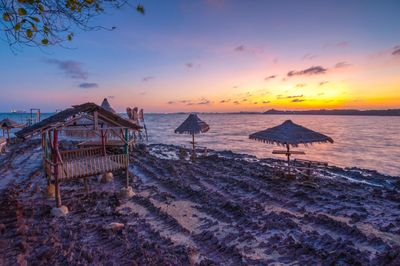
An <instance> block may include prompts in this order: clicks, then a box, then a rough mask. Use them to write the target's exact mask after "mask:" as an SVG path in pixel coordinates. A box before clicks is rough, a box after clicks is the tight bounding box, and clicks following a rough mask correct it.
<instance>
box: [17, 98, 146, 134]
mask: <svg viewBox="0 0 400 266" xmlns="http://www.w3.org/2000/svg"><path fill="white" fill-rule="evenodd" d="M95 111H97V112H98V113H99V114H101V115H102V116H103V117H106V118H107V119H108V121H109V122H111V123H113V124H114V125H118V126H122V127H127V128H131V129H135V130H139V129H141V127H140V126H138V125H136V124H135V123H132V122H131V121H129V120H127V119H125V118H122V117H120V116H119V115H117V114H114V113H112V112H110V111H107V110H106V109H104V108H102V107H100V106H98V105H97V104H95V103H84V104H81V105H74V106H72V107H71V108H68V109H65V110H64V111H61V112H58V113H56V114H54V115H52V116H50V117H48V118H46V119H44V120H42V121H40V122H39V123H36V124H34V125H32V126H30V127H26V128H24V129H22V130H20V131H18V132H17V133H16V136H17V137H19V138H25V137H27V136H29V135H32V134H37V133H39V132H40V131H41V130H43V129H47V128H51V127H62V126H63V125H64V124H65V123H66V122H68V120H70V119H71V118H72V117H74V116H79V115H81V114H84V113H93V112H95Z"/></svg>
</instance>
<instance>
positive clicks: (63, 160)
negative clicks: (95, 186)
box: [16, 103, 141, 207]
mask: <svg viewBox="0 0 400 266" xmlns="http://www.w3.org/2000/svg"><path fill="white" fill-rule="evenodd" d="M82 120H84V122H82ZM88 120H91V121H92V122H91V123H89V122H88ZM140 129H141V128H140V127H139V126H137V125H136V124H133V123H131V122H130V121H128V120H126V119H123V118H121V117H119V116H118V115H117V114H114V113H113V112H110V111H107V110H105V109H104V108H102V107H100V106H98V105H96V104H93V103H86V104H82V105H78V106H74V107H73V108H70V109H67V110H64V111H62V112H59V113H57V114H55V115H53V116H51V117H49V118H46V119H44V120H43V121H41V122H39V123H36V124H34V125H32V126H30V127H28V128H25V129H23V130H21V131H19V132H17V133H16V135H17V136H18V137H20V138H27V137H31V136H33V135H35V134H38V133H40V134H41V137H42V148H43V168H44V170H45V174H46V177H47V180H48V183H49V184H50V183H54V186H55V201H56V207H60V206H61V205H62V201H61V193H60V183H62V182H66V181H69V180H73V179H83V181H84V184H85V190H86V191H88V180H87V178H88V177H90V176H94V175H99V174H103V173H108V172H113V171H116V170H124V171H125V172H126V182H125V184H126V186H128V185H129V144H130V143H132V140H131V139H130V136H131V135H132V134H130V131H138V130H140ZM86 131H88V132H92V133H91V134H87V133H84V132H86ZM62 132H64V133H65V132H80V133H78V135H81V136H95V137H97V138H100V139H99V140H94V142H96V143H100V145H93V146H90V145H86V146H85V147H84V148H82V147H81V146H79V145H78V146H77V148H76V149H70V150H60V147H59V134H60V133H62ZM107 132H113V135H115V136H117V137H118V138H119V139H120V141H121V142H122V143H123V146H120V147H121V148H122V149H120V150H119V152H118V149H112V150H107V144H108V143H107V142H108V137H107V136H108V133H107ZM66 135H68V136H72V135H75V134H73V133H72V134H66ZM88 143H89V142H88ZM116 150H117V151H116Z"/></svg>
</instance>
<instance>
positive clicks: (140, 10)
mask: <svg viewBox="0 0 400 266" xmlns="http://www.w3.org/2000/svg"><path fill="white" fill-rule="evenodd" d="M136 11H137V12H139V13H140V14H142V15H144V7H143V6H142V5H140V4H139V5H137V6H136Z"/></svg>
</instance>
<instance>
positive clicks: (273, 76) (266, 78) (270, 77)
mask: <svg viewBox="0 0 400 266" xmlns="http://www.w3.org/2000/svg"><path fill="white" fill-rule="evenodd" d="M274 78H276V75H271V76H268V77H265V78H264V80H270V79H274Z"/></svg>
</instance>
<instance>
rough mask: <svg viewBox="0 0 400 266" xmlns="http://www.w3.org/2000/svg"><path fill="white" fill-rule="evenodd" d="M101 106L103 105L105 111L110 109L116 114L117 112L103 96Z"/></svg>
mask: <svg viewBox="0 0 400 266" xmlns="http://www.w3.org/2000/svg"><path fill="white" fill-rule="evenodd" d="M101 107H103V108H104V109H106V110H107V111H110V112H112V113H114V114H116V113H117V112H115V110H114V108H112V107H111V105H110V103H109V102H108V100H107V98H104V100H103V102H102V103H101Z"/></svg>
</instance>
